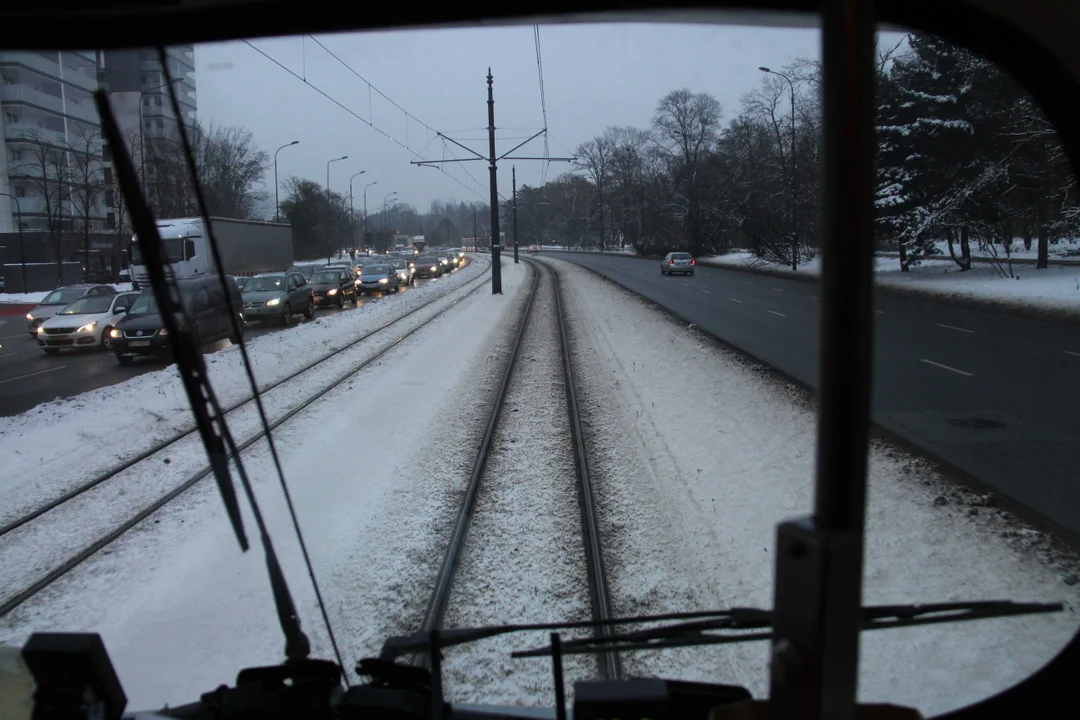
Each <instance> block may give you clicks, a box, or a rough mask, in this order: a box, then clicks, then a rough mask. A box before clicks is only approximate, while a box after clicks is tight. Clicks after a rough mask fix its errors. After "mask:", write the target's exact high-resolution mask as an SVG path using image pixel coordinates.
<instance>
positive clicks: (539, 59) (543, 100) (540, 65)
mask: <svg viewBox="0 0 1080 720" xmlns="http://www.w3.org/2000/svg"><path fill="white" fill-rule="evenodd" d="M533 42H534V44H535V46H536V78H537V81H538V83H539V85H540V113H541V115H542V116H543V120H544V157H545V158H550V157H551V150H550V148H549V147H548V118H547V97H546V95H545V93H544V54H543V51H542V50H541V47H540V26H539V25H533ZM550 167H551V161H550V160H545V161H544V164H543V165H542V166H541V167H540V185H541V186H543V185H544V184H545V183H547V174H548V168H550Z"/></svg>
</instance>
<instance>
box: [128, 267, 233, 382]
mask: <svg viewBox="0 0 1080 720" xmlns="http://www.w3.org/2000/svg"><path fill="white" fill-rule="evenodd" d="M225 283H226V285H227V286H228V290H229V297H230V299H231V300H232V306H233V308H234V309H235V310H236V312H237V320H238V322H237V326H238V327H239V328H240V332H241V333H243V331H244V318H243V314H241V312H240V308H241V306H242V305H243V300H242V298H241V296H240V288H238V287H236V281H235V280H233V279H232V278H231V277H226V278H225ZM176 287H177V289H178V290H179V291H180V300H181V302H182V303H183V305H184V310H185V312H186V313H187V317H188V318H189V319H190V320H191V323H192V326H191V328H190V329H191V332H192V333H193V334H194V336H195V338H196V340H197V341H198V343H199V345H205V344H207V343H212V342H217V341H218V340H222V339H224V338H229V339H230V340H232V341H233V342H234V343H238V342H240V337H239V336H238V335H237V334H235V332H234V330H233V323H232V322H231V320H230V318H229V306H228V304H227V303H226V301H225V293H224V292H222V289H221V279H220V278H219V277H215V276H208V277H192V278H180V279H179V280H177V281H176ZM176 322H177V324H178V325H179V326H180V327H181V328H182V329H183V328H184V327H185V325H184V323H185V320H184V317H183V316H182V315H179V314H178V315H177V317H176ZM110 334H111V336H112V346H113V352H115V353H116V359H117V360H118V361H119V362H120V364H121V365H128V364H130V363H131V362H132V360H134V359H135V358H136V357H139V356H164V355H169V354H171V353H172V345H171V343H170V341H169V334H168V331H167V330H166V329H165V319H164V318H163V317H162V316H161V311H160V309H159V308H158V304H157V298H155V297H154V291H153V290H152V289H151V288H147V289H146V290H144V291H143V292H142V294H140V295H139V297H137V298H135V302H134V303H132V304H131V308H130V309H129V310H128V311H127V314H126V315H125V316H124V319H123V320H121V321H120V322H118V323H117V324H116V327H115V328H114V329H113V330H112V332H111V333H110Z"/></svg>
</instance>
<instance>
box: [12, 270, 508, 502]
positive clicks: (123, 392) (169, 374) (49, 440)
mask: <svg viewBox="0 0 1080 720" xmlns="http://www.w3.org/2000/svg"><path fill="white" fill-rule="evenodd" d="M489 266H490V262H489V261H488V260H487V259H485V258H480V259H477V260H474V261H473V262H471V263H470V264H469V265H467V266H466V267H464V268H462V269H461V270H458V271H457V272H455V273H454V274H453V275H450V276H448V277H444V278H440V279H439V280H436V281H432V282H429V283H426V284H424V285H418V286H416V287H413V288H409V289H407V290H406V291H404V292H402V293H400V294H399V295H391V296H388V297H383V298H381V299H379V300H378V301H376V302H369V303H366V304H365V305H364V306H363V307H361V308H359V309H356V310H350V311H348V312H343V313H336V314H334V315H323V316H316V320H314V321H313V322H308V323H304V324H302V325H298V326H296V327H294V328H291V329H289V330H286V331H284V332H278V333H272V334H269V335H263V336H260V337H256V338H252V339H250V340H248V342H247V347H248V354H249V355H250V357H251V360H252V364H253V366H254V370H255V377H256V379H257V380H258V381H259V383H260V386H261V387H265V386H266V385H267V384H269V383H272V382H274V381H276V380H278V379H280V378H283V377H285V376H286V375H288V374H290V373H292V372H294V371H295V370H296V369H298V368H300V367H302V366H304V365H306V364H307V363H310V362H312V361H314V360H316V359H317V358H319V357H322V356H323V355H326V354H328V353H330V352H332V351H333V350H334V349H336V348H341V347H343V346H345V345H347V344H348V343H349V342H351V341H353V340H354V339H355V338H356V337H357V336H359V335H362V334H363V333H365V332H369V331H371V330H375V329H377V328H378V327H380V326H381V325H384V324H386V323H387V322H389V321H390V320H391V319H393V318H395V317H399V316H400V315H402V314H404V313H406V312H408V311H409V310H412V309H414V308H416V307H419V306H420V305H422V304H423V303H425V302H427V301H429V300H431V299H432V298H434V297H437V296H438V295H440V294H442V293H444V292H446V291H447V290H449V289H452V288H455V287H460V286H461V285H463V284H465V283H467V282H470V281H472V280H475V279H477V278H478V277H479V276H480V275H482V274H484V272H485V271H486V270H487V268H488V267H489ZM451 301H452V298H446V299H445V300H444V301H443V302H447V303H448V302H451ZM419 314H421V313H418V315H419ZM396 327H397V326H395V328H396ZM286 337H287V338H288V345H287V346H283V341H284V339H285V338H286ZM386 340H387V339H386V338H378V339H376V338H373V339H372V341H373V342H386ZM206 365H207V368H208V370H209V376H210V381H211V384H212V385H213V387H214V390H215V392H216V393H217V396H218V400H219V401H220V402H221V404H222V406H223V407H229V406H230V405H232V404H235V403H237V402H240V401H242V400H244V399H246V398H248V397H249V396H250V389H249V387H250V386H249V385H248V382H247V379H246V377H245V376H244V371H243V362H242V357H241V355H240V352H239V349H238V348H231V347H230V348H225V349H223V350H220V351H218V352H215V353H212V354H210V355H207V356H206ZM115 371H116V372H121V373H122V372H124V368H122V367H119V366H118V367H117V368H116V369H115ZM317 378H318V376H316V379H317ZM290 387H291V386H290ZM284 390H285V388H283V391H284ZM300 390H302V388H295V389H293V390H292V392H299V391H300ZM105 414H107V417H108V422H107V423H104V422H102V418H103V417H104V416H106V415H105ZM192 425H193V420H192V417H191V406H190V404H189V403H188V399H187V395H186V394H185V393H184V389H183V384H182V383H181V381H180V376H179V375H178V374H177V373H176V370H175V368H173V367H172V366H168V367H163V368H162V369H161V370H159V371H156V372H150V373H146V374H143V375H139V376H136V377H133V378H131V379H129V380H127V381H126V382H123V383H120V384H118V385H112V386H109V387H104V388H100V389H97V390H92V391H89V392H85V393H82V394H80V395H76V396H74V397H71V398H67V399H64V400H57V401H54V402H51V403H44V404H42V405H39V406H37V407H36V408H34V409H32V410H28V411H27V412H25V413H22V414H20V415H15V416H11V417H4V418H0V456H2V457H4V458H5V468H4V472H3V473H0V495H2V496H3V497H4V503H3V505H2V506H0V522H6V521H10V520H12V519H14V518H15V517H18V516H19V515H21V514H23V513H25V512H26V511H27V510H28V509H30V508H32V507H36V506H37V505H39V504H40V503H41V502H42V501H43V500H44V499H48V498H53V497H56V496H58V495H59V494H61V493H63V492H65V491H67V490H69V489H70V488H72V487H74V486H76V485H78V484H80V483H81V482H85V481H86V480H88V479H90V478H92V477H95V476H96V475H98V474H100V473H101V472H104V471H105V470H107V469H109V468H110V467H113V466H114V465H116V464H118V463H119V462H121V461H122V460H124V459H125V458H128V457H132V456H135V455H137V454H138V453H140V452H142V451H144V450H146V449H147V448H149V447H151V446H153V445H154V444H156V443H158V442H160V441H161V440H163V439H165V438H167V437H169V436H171V435H173V434H175V433H176V432H178V431H179V430H182V429H187V428H189V427H191V426H192ZM238 437H239V438H240V439H242V438H243V437H245V435H243V434H240V433H238ZM192 442H194V443H195V444H198V441H197V440H194V439H193V441H192ZM80 447H82V448H94V451H93V452H90V453H83V452H80V451H78V448H80ZM65 449H66V450H65ZM177 450H180V448H177ZM196 455H198V453H196ZM202 460H203V458H201V457H200V458H199V461H198V463H199V465H198V466H201V464H202Z"/></svg>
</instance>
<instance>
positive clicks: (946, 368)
mask: <svg viewBox="0 0 1080 720" xmlns="http://www.w3.org/2000/svg"><path fill="white" fill-rule="evenodd" d="M919 362H924V363H926V364H927V365H933V366H934V367H939V368H941V369H942V370H949V371H951V372H954V373H956V374H957V375H967V376H968V377H971V376H972V374H971V373H969V372H965V371H963V370H957V369H956V368H954V367H949V366H948V365H942V364H941V363H939V362H934V361H933V360H927V359H926V358H919Z"/></svg>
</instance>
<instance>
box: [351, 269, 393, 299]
mask: <svg viewBox="0 0 1080 720" xmlns="http://www.w3.org/2000/svg"><path fill="white" fill-rule="evenodd" d="M356 289H357V290H358V291H359V292H360V293H366V292H382V293H384V292H387V291H390V292H397V291H398V290H400V289H401V283H399V282H398V276H397V272H395V271H394V269H393V268H392V267H390V265H389V264H387V263H382V264H380V265H365V266H364V270H363V272H361V273H360V280H359V282H358V284H357V286H356Z"/></svg>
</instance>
